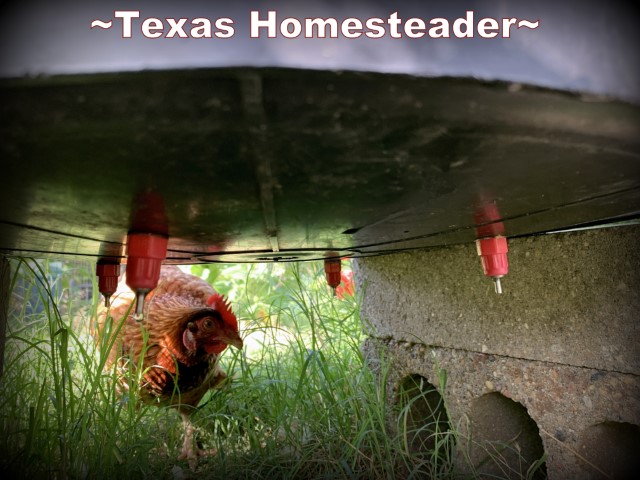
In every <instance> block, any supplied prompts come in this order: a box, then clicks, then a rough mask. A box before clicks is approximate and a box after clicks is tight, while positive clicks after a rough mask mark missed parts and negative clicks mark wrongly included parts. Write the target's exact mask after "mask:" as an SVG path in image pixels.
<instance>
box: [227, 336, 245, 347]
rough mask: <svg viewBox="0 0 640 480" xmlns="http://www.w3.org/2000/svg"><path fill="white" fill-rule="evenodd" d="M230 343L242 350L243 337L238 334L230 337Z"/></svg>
mask: <svg viewBox="0 0 640 480" xmlns="http://www.w3.org/2000/svg"><path fill="white" fill-rule="evenodd" d="M228 345H232V346H234V347H236V348H237V349H238V350H242V346H243V345H244V343H243V341H242V339H241V338H240V335H237V336H235V337H232V338H230V339H229V343H228Z"/></svg>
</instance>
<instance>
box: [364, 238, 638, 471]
mask: <svg viewBox="0 0 640 480" xmlns="http://www.w3.org/2000/svg"><path fill="white" fill-rule="evenodd" d="M639 239H640V227H638V226H628V227H619V228H615V229H603V230H595V231H587V232H576V233H566V234H556V235H545V236H537V237H529V238H522V239H512V240H510V242H509V248H510V253H509V260H510V264H511V269H510V274H509V276H508V277H507V278H505V279H504V281H503V286H504V290H505V293H504V294H503V295H502V296H498V295H496V294H495V293H494V292H493V286H492V282H491V281H490V280H488V279H486V278H485V277H483V275H482V272H481V267H480V261H479V259H478V257H477V254H476V251H475V248H474V246H473V245H462V246H455V247H449V248H441V249H433V250H429V251H420V252H412V253H406V254H398V255H389V256H385V257H374V258H366V259H361V260H359V261H358V262H356V265H355V267H354V270H355V272H356V281H357V283H358V285H359V287H360V289H361V291H363V292H364V300H363V305H362V317H363V320H364V321H365V322H368V324H369V327H368V328H369V332H368V333H369V335H370V338H369V340H368V341H367V342H365V345H364V347H363V348H364V351H365V353H366V355H367V357H368V358H370V359H371V361H374V362H375V361H376V359H378V358H380V352H381V349H383V350H384V351H386V355H387V356H388V358H389V359H390V361H391V364H392V366H391V370H390V374H389V377H388V383H389V385H388V386H389V388H390V392H391V395H390V396H389V398H390V399H391V401H394V398H395V393H394V392H396V391H397V389H398V385H400V384H401V382H402V380H403V379H404V378H406V377H407V376H408V375H412V374H420V375H422V376H424V377H425V378H427V379H428V381H429V382H430V383H432V384H433V385H435V386H438V375H437V369H438V368H440V369H444V370H446V372H447V376H448V382H447V386H446V388H445V389H444V391H442V392H441V393H442V394H443V395H444V397H445V399H446V401H447V404H448V407H449V412H450V415H451V422H452V424H453V425H454V426H455V427H456V428H457V429H458V430H459V431H460V433H461V436H460V439H461V440H459V443H460V442H462V443H464V442H465V441H469V438H470V437H473V438H479V437H482V435H481V433H482V432H476V434H473V428H472V425H473V424H474V422H475V423H478V419H476V420H474V418H473V417H474V415H475V416H476V417H478V413H477V412H478V409H479V408H480V407H478V405H482V404H483V400H479V399H481V398H483V395H485V394H488V393H492V392H498V393H500V394H501V395H503V396H505V397H507V398H509V399H512V400H514V401H516V402H518V403H519V404H521V405H522V406H524V407H525V408H526V412H527V413H528V415H529V416H530V417H531V418H532V419H533V420H534V421H535V422H536V424H537V426H538V428H539V435H540V438H541V440H542V444H543V446H544V450H545V452H546V454H547V471H548V474H549V478H551V479H558V480H559V479H573V478H576V479H577V478H580V479H582V478H585V479H588V478H594V479H595V478H606V476H605V475H604V474H607V475H610V474H616V472H624V471H626V470H625V468H627V469H628V467H629V466H628V465H621V464H620V462H628V461H629V458H630V457H629V456H628V455H627V457H624V455H623V454H624V452H626V451H627V450H628V447H629V445H628V444H629V442H632V441H633V442H635V441H636V440H637V439H638V438H640V437H639V436H638V435H640V429H638V427H637V426H638V425H640V376H639V375H640V275H639V272H640V249H639V248H638V247H639V246H640V242H639V241H638V240H639ZM474 405H475V408H474ZM474 412H475V413H474ZM495 418H496V423H500V415H499V414H498V413H496V417H495ZM607 422H609V423H607ZM610 423H611V424H612V425H613V427H611V428H608V427H602V426H600V427H598V426H599V425H609V424H610ZM598 435H600V437H598ZM465 439H466V440H465ZM505 440H506V439H505ZM605 440H606V441H607V442H608V444H610V445H611V451H612V452H618V453H620V455H619V456H620V458H623V457H624V458H626V459H627V460H620V461H618V464H616V463H615V461H611V459H612V458H613V456H612V455H607V454H606V452H605V453H603V451H600V452H599V453H597V454H596V453H594V450H593V448H592V446H593V445H601V444H602V442H604V441H605ZM616 442H617V443H616ZM459 446H460V445H459ZM467 447H468V446H467ZM469 448H470V447H469ZM458 450H462V449H460V448H459V449H458ZM636 456H637V455H636ZM607 459H609V463H607ZM459 461H460V463H461V464H462V463H464V462H463V461H462V459H459ZM634 461H637V460H634ZM638 468H640V465H638Z"/></svg>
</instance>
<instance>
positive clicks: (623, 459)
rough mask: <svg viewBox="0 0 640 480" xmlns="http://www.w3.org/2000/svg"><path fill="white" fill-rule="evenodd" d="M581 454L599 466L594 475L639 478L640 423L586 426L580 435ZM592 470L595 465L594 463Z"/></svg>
mask: <svg viewBox="0 0 640 480" xmlns="http://www.w3.org/2000/svg"><path fill="white" fill-rule="evenodd" d="M579 451H580V455H582V456H583V457H584V458H585V459H586V460H587V461H589V462H590V463H592V464H593V465H594V466H595V467H597V468H598V469H599V470H600V472H598V471H594V472H593V475H594V478H614V479H616V480H618V479H636V478H640V477H639V475H640V427H639V426H638V425H633V424H631V423H619V422H604V423H599V424H597V425H593V426H591V427H589V428H588V429H586V430H585V431H584V433H583V434H582V435H581V437H580V443H579ZM592 469H593V470H595V468H593V467H592Z"/></svg>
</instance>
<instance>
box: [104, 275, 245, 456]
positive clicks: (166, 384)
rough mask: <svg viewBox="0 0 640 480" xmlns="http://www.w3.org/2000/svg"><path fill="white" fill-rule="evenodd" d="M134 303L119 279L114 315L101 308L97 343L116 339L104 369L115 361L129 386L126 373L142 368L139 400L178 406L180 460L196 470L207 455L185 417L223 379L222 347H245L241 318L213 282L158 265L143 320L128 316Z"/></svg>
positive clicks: (123, 385)
mask: <svg viewBox="0 0 640 480" xmlns="http://www.w3.org/2000/svg"><path fill="white" fill-rule="evenodd" d="M134 300H135V295H134V293H133V292H132V291H131V290H130V289H129V288H128V287H127V286H126V284H125V283H124V281H121V282H120V285H119V287H118V291H117V292H116V294H115V295H114V296H113V300H112V303H111V308H110V313H111V318H112V319H113V320H112V321H108V320H107V319H108V316H107V309H106V308H104V309H102V310H101V311H99V314H98V321H97V328H96V330H95V334H96V338H97V339H99V340H100V341H99V342H98V343H99V344H100V345H108V343H107V341H108V340H109V339H105V338H104V337H105V335H109V336H110V337H111V339H114V340H115V342H114V343H113V347H112V348H111V350H110V351H109V356H108V359H107V365H106V367H107V368H111V367H113V366H114V364H117V365H118V368H119V369H121V370H122V373H123V375H121V376H120V386H121V387H123V388H124V389H127V390H128V389H129V384H128V383H127V380H126V379H127V377H126V375H124V372H125V371H127V370H128V369H129V368H133V369H134V371H135V369H136V368H138V367H139V366H140V365H141V366H142V374H141V380H140V383H139V393H140V398H141V399H142V400H143V401H145V402H147V403H152V404H157V405H161V406H162V405H164V406H173V407H175V408H177V409H178V411H179V412H180V414H181V415H182V420H183V423H184V427H185V438H184V444H183V447H182V453H181V455H180V458H182V459H187V460H188V461H189V465H190V466H191V467H192V468H194V466H195V464H196V462H197V457H198V455H202V454H206V453H207V452H202V451H199V450H198V449H197V447H196V446H195V445H194V438H193V425H192V423H191V421H190V415H191V413H192V412H193V411H194V409H195V408H196V407H197V405H198V403H199V402H200V400H201V399H202V397H203V396H204V394H205V393H206V392H207V391H208V390H209V389H212V388H215V387H217V386H220V385H221V384H222V383H223V382H224V380H225V379H226V377H227V376H226V374H225V372H224V371H223V370H222V369H221V368H220V367H219V365H218V358H219V356H220V354H221V353H222V351H223V350H224V349H225V348H226V347H227V345H233V346H234V347H236V348H239V349H240V348H242V339H241V338H240V335H239V333H238V322H237V320H236V317H235V315H234V314H233V312H232V310H231V307H230V306H229V304H228V303H227V302H226V301H225V299H224V297H222V295H220V294H218V293H216V291H215V290H214V289H213V288H212V287H211V285H209V284H208V283H207V282H205V281H204V280H202V279H200V278H199V277H196V276H194V275H189V274H186V273H183V272H182V271H180V270H179V269H178V268H177V267H173V266H163V267H162V271H161V274H160V281H159V283H158V286H157V287H156V288H155V290H152V291H151V292H150V293H149V294H148V295H147V299H146V302H145V315H144V319H143V320H142V321H141V322H138V321H136V320H134V318H133V313H132V309H131V305H132V303H133V302H134ZM127 312H129V315H128V317H127V318H126V320H124V323H123V324H122V327H121V328H120V329H119V330H118V327H119V326H120V323H121V321H122V319H123V318H124V316H125V315H127ZM113 337H115V338H113ZM141 356H142V363H141V362H140V361H141Z"/></svg>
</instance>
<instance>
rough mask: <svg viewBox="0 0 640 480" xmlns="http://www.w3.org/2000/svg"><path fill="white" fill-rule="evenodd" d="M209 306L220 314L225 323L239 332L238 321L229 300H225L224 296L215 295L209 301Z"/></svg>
mask: <svg viewBox="0 0 640 480" xmlns="http://www.w3.org/2000/svg"><path fill="white" fill-rule="evenodd" d="M207 305H209V306H210V307H211V308H213V309H215V310H217V311H218V312H220V315H221V316H222V320H223V321H224V323H226V324H227V325H229V326H231V327H233V328H235V329H236V331H237V330H238V319H237V318H236V316H235V314H234V313H233V311H232V310H231V304H230V303H229V300H227V299H226V298H224V296H223V295H220V294H219V293H214V294H213V295H211V296H210V297H209V298H208V299H207Z"/></svg>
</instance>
